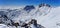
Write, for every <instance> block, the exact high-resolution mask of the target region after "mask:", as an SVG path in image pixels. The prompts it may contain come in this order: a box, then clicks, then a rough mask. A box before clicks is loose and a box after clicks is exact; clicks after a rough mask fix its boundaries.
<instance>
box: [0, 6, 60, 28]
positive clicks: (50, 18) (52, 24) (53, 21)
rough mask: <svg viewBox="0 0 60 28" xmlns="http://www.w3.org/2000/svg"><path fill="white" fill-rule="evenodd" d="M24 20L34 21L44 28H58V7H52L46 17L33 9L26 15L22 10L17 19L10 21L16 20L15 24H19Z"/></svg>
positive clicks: (59, 19) (59, 18)
mask: <svg viewBox="0 0 60 28" xmlns="http://www.w3.org/2000/svg"><path fill="white" fill-rule="evenodd" d="M17 11H18V10H17ZM35 12H37V13H35ZM14 13H15V12H14ZM32 15H33V16H32ZM8 16H9V15H8ZM10 18H11V17H10ZM28 18H29V19H28ZM26 19H27V20H30V19H36V20H37V23H38V24H41V25H42V26H44V27H45V28H58V27H59V26H58V25H57V24H58V23H59V22H60V7H55V8H53V7H52V8H51V10H50V11H49V12H48V13H47V14H46V15H44V13H43V14H41V12H40V11H37V9H35V10H34V9H33V10H32V11H31V12H30V13H27V12H26V11H24V10H23V11H21V13H20V15H19V16H18V17H14V18H13V19H12V20H16V21H15V22H19V21H20V20H22V21H23V22H25V20H26ZM27 22H28V21H27ZM0 28H1V26H0ZM7 28H8V27H7Z"/></svg>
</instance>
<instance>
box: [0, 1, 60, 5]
mask: <svg viewBox="0 0 60 28" xmlns="http://www.w3.org/2000/svg"><path fill="white" fill-rule="evenodd" d="M41 3H47V4H50V5H52V6H60V0H0V6H3V5H4V6H6V5H9V6H10V5H13V6H21V5H39V4H41Z"/></svg>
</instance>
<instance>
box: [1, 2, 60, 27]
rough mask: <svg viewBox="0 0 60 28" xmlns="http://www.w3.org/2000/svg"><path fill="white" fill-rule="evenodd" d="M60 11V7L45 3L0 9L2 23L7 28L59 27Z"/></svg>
mask: <svg viewBox="0 0 60 28" xmlns="http://www.w3.org/2000/svg"><path fill="white" fill-rule="evenodd" d="M59 12H60V7H51V6H50V5H48V4H44V3H43V4H40V5H39V6H38V7H35V6H33V5H31V6H30V5H28V6H26V7H24V8H23V9H0V24H4V25H6V26H7V28H16V27H17V28H24V27H25V28H27V27H28V28H30V27H31V28H59V27H60V25H59V24H60V23H59V22H60V19H59V18H60V13H59ZM32 19H34V20H33V21H32ZM2 27H4V26H2ZM0 28H1V27H0Z"/></svg>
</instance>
